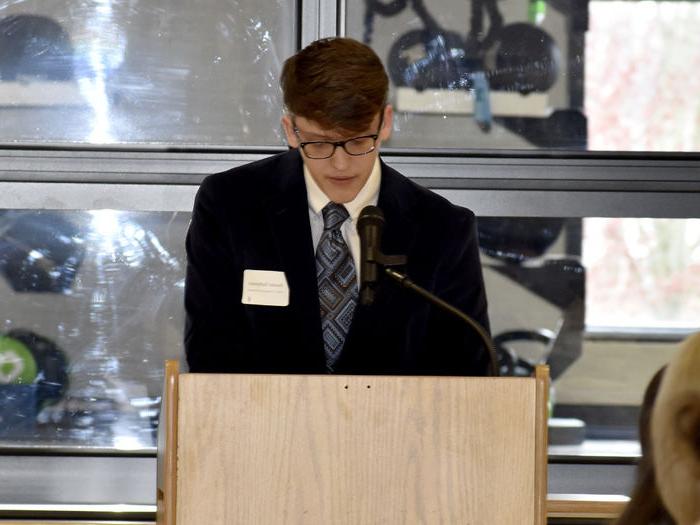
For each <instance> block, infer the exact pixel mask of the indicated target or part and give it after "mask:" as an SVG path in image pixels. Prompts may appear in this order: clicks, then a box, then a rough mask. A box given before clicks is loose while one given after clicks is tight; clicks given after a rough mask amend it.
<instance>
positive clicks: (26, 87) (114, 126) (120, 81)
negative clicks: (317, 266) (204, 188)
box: [0, 0, 296, 146]
mask: <svg viewBox="0 0 700 525" xmlns="http://www.w3.org/2000/svg"><path fill="white" fill-rule="evenodd" d="M295 4H296V2H294V1H291V2H290V1H287V0H276V1H273V2H265V3H260V2H254V1H243V2H238V1H236V2H232V1H229V0H213V1H208V2H180V3H177V4H173V3H172V2H168V1H164V0H155V1H152V2H116V1H112V0H100V1H97V2H79V1H76V0H60V1H56V2H36V1H34V0H18V1H13V2H0V122H1V123H2V124H1V125H0V143H23V144H26V143H29V144H32V143H46V142H49V143H78V144H113V143H117V144H122V143H126V144H176V145H197V144H208V145H222V146H247V145H256V146H270V145H274V146H278V145H281V144H282V143H283V141H282V134H281V130H280V126H279V115H280V108H281V102H280V101H281V97H280V96H279V86H278V73H279V71H280V69H281V64H282V61H283V60H284V58H286V57H287V56H288V55H290V54H291V53H292V52H293V51H294V49H295V39H296V27H295V23H294V21H295V20H296V5H295Z"/></svg>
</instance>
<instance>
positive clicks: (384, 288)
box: [336, 162, 417, 370]
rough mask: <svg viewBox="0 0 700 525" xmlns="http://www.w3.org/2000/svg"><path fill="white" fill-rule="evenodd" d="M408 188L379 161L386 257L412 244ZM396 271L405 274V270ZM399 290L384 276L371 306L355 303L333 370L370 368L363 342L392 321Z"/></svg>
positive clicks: (404, 252)
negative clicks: (383, 322) (342, 349)
mask: <svg viewBox="0 0 700 525" xmlns="http://www.w3.org/2000/svg"><path fill="white" fill-rule="evenodd" d="M408 185H410V183H409V182H408V181H407V180H406V179H405V178H404V177H403V176H402V175H400V174H399V173H398V172H396V171H395V170H393V169H392V168H390V167H388V166H387V165H386V164H384V162H382V182H381V185H380V188H379V199H378V201H377V206H378V207H379V208H381V210H382V211H383V212H384V231H383V237H382V246H381V248H382V252H383V253H384V254H386V255H409V254H410V253H411V249H412V247H413V244H414V242H415V236H414V233H415V230H416V220H417V218H416V217H415V209H416V207H415V204H414V199H415V195H414V193H415V191H411V190H412V188H411V187H410V186H408ZM398 270H399V271H405V268H398ZM399 291H400V290H399V286H398V284H396V283H393V282H390V281H389V279H388V278H386V277H385V278H383V279H382V281H381V283H380V285H379V286H378V288H377V293H376V295H375V301H374V303H373V304H372V305H371V306H362V305H359V304H358V306H357V309H356V311H355V316H354V319H353V323H352V327H351V329H350V333H349V334H348V340H347V344H346V347H345V348H346V350H347V352H343V353H342V354H341V356H340V359H339V360H338V362H337V365H336V368H338V369H340V370H342V369H343V366H344V365H346V364H349V363H352V365H350V366H351V368H353V367H355V366H358V365H359V367H360V368H361V369H365V368H367V367H369V368H371V367H372V362H371V360H372V359H375V358H376V357H377V356H372V355H369V354H367V349H366V348H364V346H365V345H366V343H365V342H366V341H368V340H371V339H372V334H373V333H375V332H376V331H377V330H379V331H381V330H382V321H383V320H386V319H389V318H391V316H392V313H393V312H392V311H393V309H395V308H396V302H395V300H394V297H395V296H396V295H397V293H398V292H399ZM351 354H355V355H351Z"/></svg>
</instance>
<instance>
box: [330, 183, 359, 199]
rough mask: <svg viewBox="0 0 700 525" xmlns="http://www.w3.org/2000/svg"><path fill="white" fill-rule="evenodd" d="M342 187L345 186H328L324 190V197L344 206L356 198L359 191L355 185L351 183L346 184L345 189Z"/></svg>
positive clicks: (342, 184) (333, 184) (340, 184)
mask: <svg viewBox="0 0 700 525" xmlns="http://www.w3.org/2000/svg"><path fill="white" fill-rule="evenodd" d="M344 185H346V184H345V183H342V182H341V183H338V184H336V183H331V184H329V185H328V187H327V188H326V192H325V193H326V196H327V197H328V198H329V199H330V200H332V201H333V202H337V203H338V204H346V203H348V202H350V201H352V200H353V199H354V198H355V197H357V194H358V193H359V192H360V190H359V189H358V188H356V187H355V184H353V183H348V184H347V187H343V186H344Z"/></svg>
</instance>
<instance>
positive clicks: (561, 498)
mask: <svg viewBox="0 0 700 525" xmlns="http://www.w3.org/2000/svg"><path fill="white" fill-rule="evenodd" d="M628 502H629V498H628V497H626V496H617V495H603V494H550V495H549V499H548V500H547V514H548V515H549V517H550V518H579V519H586V518H587V519H614V518H617V517H618V516H619V515H620V514H622V511H623V510H624V509H625V505H627V503H628Z"/></svg>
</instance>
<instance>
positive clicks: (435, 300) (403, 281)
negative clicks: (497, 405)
mask: <svg viewBox="0 0 700 525" xmlns="http://www.w3.org/2000/svg"><path fill="white" fill-rule="evenodd" d="M384 273H385V274H386V275H388V276H389V277H391V278H392V279H393V280H394V281H395V282H397V283H398V284H400V285H401V286H402V287H404V288H407V289H409V290H411V291H412V292H414V293H417V294H418V295H420V296H421V297H423V298H424V299H427V300H428V301H429V302H430V303H432V304H434V305H435V306H437V307H439V308H441V309H442V310H443V311H445V312H447V313H449V314H451V315H454V316H455V317H457V318H459V319H461V320H462V321H464V322H465V323H467V324H468V325H469V326H470V327H471V328H472V329H473V330H474V331H475V332H476V333H477V334H478V335H479V337H480V338H481V341H482V342H483V343H484V346H485V347H486V350H487V351H488V353H489V361H490V368H491V375H492V376H494V377H496V376H498V375H499V374H498V358H497V357H496V348H495V346H494V344H493V340H492V339H491V337H490V336H489V334H488V333H487V332H486V330H484V328H483V327H482V326H481V325H480V324H479V323H477V322H476V321H474V319H472V318H471V317H469V316H468V315H467V314H465V313H464V312H462V311H461V310H459V309H457V308H455V307H454V306H452V305H451V304H450V303H448V302H446V301H443V300H442V299H440V298H439V297H438V296H436V295H435V294H432V293H430V292H429V291H428V290H426V289H425V288H422V287H421V286H418V285H417V284H416V283H414V282H413V281H411V279H409V278H408V276H407V275H404V274H402V273H400V272H397V271H396V270H394V269H392V268H384Z"/></svg>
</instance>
